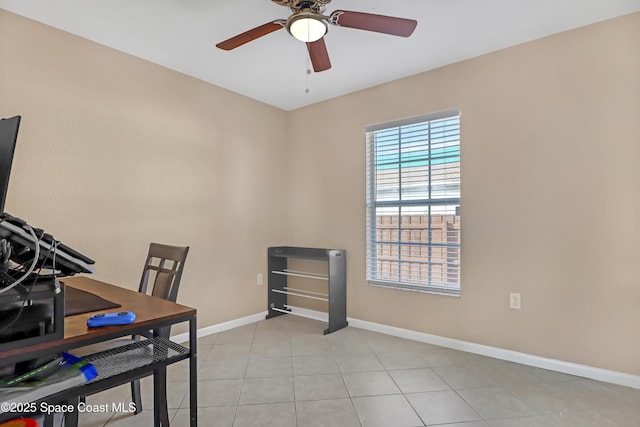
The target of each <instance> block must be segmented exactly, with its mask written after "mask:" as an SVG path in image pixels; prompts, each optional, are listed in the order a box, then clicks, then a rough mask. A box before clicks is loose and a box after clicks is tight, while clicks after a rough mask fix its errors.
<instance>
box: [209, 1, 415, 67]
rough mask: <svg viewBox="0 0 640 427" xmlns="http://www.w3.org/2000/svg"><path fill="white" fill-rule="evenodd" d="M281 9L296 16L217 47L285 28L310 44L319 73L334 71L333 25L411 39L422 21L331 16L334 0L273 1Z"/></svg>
mask: <svg viewBox="0 0 640 427" xmlns="http://www.w3.org/2000/svg"><path fill="white" fill-rule="evenodd" d="M271 1H273V2H274V3H277V4H279V5H281V6H286V7H288V8H289V9H291V11H292V12H293V14H292V15H291V16H290V17H289V18H287V19H286V20H285V19H276V20H274V21H271V22H267V23H266V24H263V25H260V26H259V27H256V28H253V29H251V30H249V31H245V32H244V33H242V34H238V35H237V36H235V37H231V38H230V39H227V40H225V41H223V42H220V43H218V44H217V45H216V47H218V48H220V49H223V50H232V49H235V48H237V47H240V46H242V45H243V44H246V43H249V42H250V41H253V40H255V39H257V38H260V37H262V36H266V35H267V34H270V33H272V32H274V31H277V30H279V29H281V28H286V29H287V31H288V32H289V33H290V34H291V35H292V36H293V37H295V38H296V39H298V40H300V41H303V42H305V43H306V44H307V50H308V51H309V57H310V58H311V64H312V65H313V70H314V71H315V72H320V71H325V70H328V69H329V68H331V61H330V60H329V53H328V52H327V46H326V44H325V42H324V36H325V35H326V34H327V31H329V24H331V25H334V26H336V27H347V28H355V29H358V30H367V31H374V32H377V33H384V34H391V35H394V36H402V37H409V36H410V35H411V34H412V33H413V30H415V28H416V25H418V22H417V21H415V20H413V19H404V18H396V17H393V16H386V15H376V14H372V13H364V12H352V11H348V10H336V11H334V12H333V13H331V15H329V16H326V15H323V13H324V11H325V9H326V8H327V5H328V4H329V3H331V0H316V1H300V0H271Z"/></svg>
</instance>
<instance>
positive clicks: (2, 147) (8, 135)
mask: <svg viewBox="0 0 640 427" xmlns="http://www.w3.org/2000/svg"><path fill="white" fill-rule="evenodd" d="M18 126H20V116H15V117H11V118H10V119H2V120H0V214H2V213H3V212H4V202H5V199H6V198H7V188H8V187H9V174H10V173H11V162H12V161H13V152H14V151H15V148H16V139H17V138H18Z"/></svg>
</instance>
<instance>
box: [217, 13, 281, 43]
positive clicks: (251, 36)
mask: <svg viewBox="0 0 640 427" xmlns="http://www.w3.org/2000/svg"><path fill="white" fill-rule="evenodd" d="M282 27H283V25H282V23H281V20H278V21H272V22H267V23H266V24H263V25H260V26H259V27H256V28H253V29H251V30H249V31H245V32H244V33H242V34H238V35H237V36H235V37H231V38H230V39H228V40H225V41H223V42H220V43H218V44H217V45H216V47H218V48H220V49H223V50H231V49H235V48H237V47H240V46H242V45H243V44H245V43H249V42H250V41H253V40H255V39H257V38H260V37H262V36H266V35H267V34H269V33H273V32H274V31H277V30H279V29H280V28H282Z"/></svg>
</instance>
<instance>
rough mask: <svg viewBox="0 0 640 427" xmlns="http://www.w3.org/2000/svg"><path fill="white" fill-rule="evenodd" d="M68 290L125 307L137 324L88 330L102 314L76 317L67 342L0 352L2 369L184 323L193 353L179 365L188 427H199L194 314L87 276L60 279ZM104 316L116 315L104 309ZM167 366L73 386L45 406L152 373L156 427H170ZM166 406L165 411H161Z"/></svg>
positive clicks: (66, 329) (71, 321) (66, 327)
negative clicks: (185, 365)
mask: <svg viewBox="0 0 640 427" xmlns="http://www.w3.org/2000/svg"><path fill="white" fill-rule="evenodd" d="M61 281H62V282H63V283H64V284H65V286H71V287H75V288H78V289H82V290H85V291H88V292H91V293H93V294H96V295H98V296H101V297H103V298H105V299H107V300H109V301H113V302H115V303H118V304H120V305H121V307H120V308H118V309H117V310H118V311H133V312H134V313H136V321H135V322H134V323H132V324H130V325H118V326H105V327H101V328H94V329H89V328H87V324H86V322H87V319H88V318H89V317H91V315H93V314H95V313H99V312H100V311H96V312H90V313H83V314H77V315H74V316H69V317H66V318H65V321H64V338H63V339H59V340H54V341H49V342H44V343H40V344H35V345H31V346H28V347H23V348H20V349H14V350H7V351H3V352H0V361H1V364H2V365H8V364H11V363H15V362H19V361H22V360H30V359H35V358H37V357H40V356H47V355H51V354H56V353H59V352H62V351H70V352H72V351H71V350H73V349H74V348H79V347H84V346H87V345H90V344H95V343H98V342H103V341H107V340H110V339H113V338H118V337H123V336H128V335H132V334H139V333H144V332H146V331H149V330H157V329H158V328H160V327H163V326H169V325H173V324H176V323H181V322H189V349H188V352H187V354H186V355H184V356H182V357H180V358H179V360H184V359H186V358H188V359H189V399H190V402H189V403H190V411H191V412H190V425H191V427H196V426H197V406H198V405H197V366H196V357H197V352H196V339H197V337H196V332H197V329H196V310H195V309H194V308H190V307H186V306H183V305H180V304H176V303H173V302H171V301H166V300H163V299H161V298H156V297H152V296H148V295H144V294H141V293H139V292H136V291H132V290H129V289H125V288H121V287H119V286H115V285H111V284H108V283H104V282H100V281H98V280H94V279H91V278H89V277H68V278H65V279H63V280H61ZM102 311H113V309H112V310H102ZM175 361H178V360H171V361H168V362H165V363H163V362H159V363H154V364H153V365H149V366H146V367H138V368H135V369H133V370H131V371H128V372H123V373H122V374H118V375H115V376H113V377H110V378H106V379H100V376H98V378H97V379H96V380H94V381H92V382H90V383H87V384H85V385H83V386H79V387H74V388H72V389H69V390H66V391H64V392H61V393H57V394H55V395H53V396H49V397H47V398H46V399H44V400H45V401H47V402H61V401H64V400H67V399H69V398H70V397H77V396H85V395H89V394H93V393H96V392H98V391H102V390H106V389H108V388H112V387H114V386H117V385H120V384H126V383H128V382H130V381H131V380H132V379H135V378H141V377H144V376H147V375H151V374H153V376H154V402H155V403H156V406H155V408H156V409H155V410H154V426H156V427H160V426H162V427H164V426H167V427H168V425H169V423H168V419H167V409H166V367H167V365H168V364H170V363H174V362H175ZM161 406H163V407H164V410H162V411H159V410H158V408H159V407H161ZM9 415H12V416H13V417H15V416H16V415H15V414H0V421H3V420H6V419H11V418H12V416H9Z"/></svg>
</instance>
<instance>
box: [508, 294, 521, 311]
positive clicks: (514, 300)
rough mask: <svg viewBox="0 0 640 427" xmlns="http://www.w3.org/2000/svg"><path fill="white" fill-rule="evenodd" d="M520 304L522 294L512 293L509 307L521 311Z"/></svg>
mask: <svg viewBox="0 0 640 427" xmlns="http://www.w3.org/2000/svg"><path fill="white" fill-rule="evenodd" d="M520 303H521V300H520V294H519V293H515V292H511V293H510V294H509V307H510V308H513V309H516V310H520Z"/></svg>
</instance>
